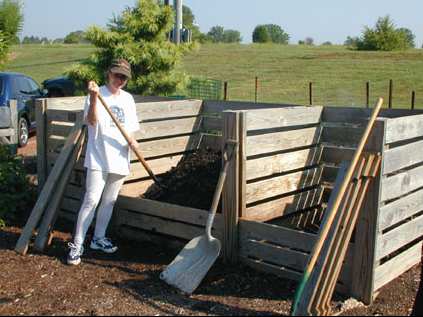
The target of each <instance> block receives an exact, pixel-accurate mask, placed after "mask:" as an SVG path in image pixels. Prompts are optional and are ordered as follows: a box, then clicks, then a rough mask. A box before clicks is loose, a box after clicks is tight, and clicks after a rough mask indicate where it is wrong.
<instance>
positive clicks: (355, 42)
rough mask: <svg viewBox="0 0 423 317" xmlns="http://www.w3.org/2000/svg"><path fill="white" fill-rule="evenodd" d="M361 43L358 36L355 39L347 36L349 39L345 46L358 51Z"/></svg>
mask: <svg viewBox="0 0 423 317" xmlns="http://www.w3.org/2000/svg"><path fill="white" fill-rule="evenodd" d="M359 41H360V38H359V37H357V36H355V37H351V36H347V39H346V40H345V42H344V45H345V46H348V47H350V48H352V49H356V48H357V45H358V42H359Z"/></svg>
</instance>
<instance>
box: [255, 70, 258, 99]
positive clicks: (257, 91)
mask: <svg viewBox="0 0 423 317" xmlns="http://www.w3.org/2000/svg"><path fill="white" fill-rule="evenodd" d="M257 92H258V77H257V76H256V92H255V102H256V103H257Z"/></svg>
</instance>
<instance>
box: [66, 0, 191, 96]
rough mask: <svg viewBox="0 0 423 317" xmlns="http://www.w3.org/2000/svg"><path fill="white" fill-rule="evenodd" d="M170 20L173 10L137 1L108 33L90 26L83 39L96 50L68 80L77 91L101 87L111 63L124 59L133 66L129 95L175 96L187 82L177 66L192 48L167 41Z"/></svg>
mask: <svg viewBox="0 0 423 317" xmlns="http://www.w3.org/2000/svg"><path fill="white" fill-rule="evenodd" d="M173 19H174V17H173V12H172V9H171V8H169V7H168V6H164V5H161V4H160V3H159V2H158V1H157V0H138V1H137V3H136V5H135V7H133V8H130V7H128V8H126V9H125V10H124V11H123V13H122V14H121V15H120V16H115V17H114V18H113V19H112V20H111V22H110V23H109V25H108V27H107V29H101V28H99V27H97V26H92V27H90V28H89V29H88V30H87V32H86V38H87V39H88V40H89V41H90V42H91V43H93V45H95V46H96V47H97V50H96V52H95V53H94V54H93V55H92V56H91V57H90V58H89V59H88V60H86V61H85V62H83V63H82V64H79V65H74V66H73V67H72V68H71V69H70V70H68V72H67V74H68V76H69V77H70V78H72V79H74V80H75V81H76V83H77V84H78V86H79V87H84V86H85V85H86V83H87V82H88V81H89V80H95V81H97V82H98V83H100V84H103V83H104V81H105V78H104V73H105V71H106V70H107V67H108V66H109V65H110V63H111V61H112V60H113V59H114V58H125V59H126V60H128V62H129V63H130V64H131V66H132V79H131V80H130V82H129V83H128V87H127V89H128V90H129V91H131V92H133V93H137V94H140V95H166V94H172V93H174V92H175V91H176V90H177V88H179V87H182V86H183V85H184V84H185V82H186V76H185V74H181V73H178V72H177V71H176V66H177V65H178V63H179V61H180V59H181V57H182V55H183V53H185V52H187V51H188V50H190V49H191V45H188V44H181V45H179V46H177V45H175V44H173V43H171V42H169V41H168V34H169V32H170V30H171V29H172V27H173V21H174V20H173Z"/></svg>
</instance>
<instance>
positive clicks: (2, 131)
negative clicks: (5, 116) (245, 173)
mask: <svg viewBox="0 0 423 317" xmlns="http://www.w3.org/2000/svg"><path fill="white" fill-rule="evenodd" d="M12 135H15V130H14V129H0V137H8V136H12Z"/></svg>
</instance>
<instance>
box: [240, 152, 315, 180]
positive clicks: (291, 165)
mask: <svg viewBox="0 0 423 317" xmlns="http://www.w3.org/2000/svg"><path fill="white" fill-rule="evenodd" d="M320 155H321V148H320V147H313V148H310V149H305V150H300V151H294V152H288V153H283V154H276V155H272V156H267V157H262V158H258V159H253V160H247V162H246V169H247V170H246V177H247V181H248V180H252V179H255V178H260V177H265V176H271V175H273V174H280V173H285V172H289V171H292V170H296V169H300V168H304V167H308V166H312V165H315V164H317V163H318V162H319V161H320Z"/></svg>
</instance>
